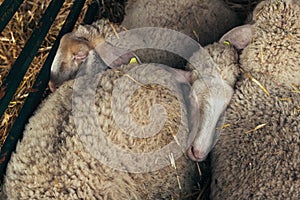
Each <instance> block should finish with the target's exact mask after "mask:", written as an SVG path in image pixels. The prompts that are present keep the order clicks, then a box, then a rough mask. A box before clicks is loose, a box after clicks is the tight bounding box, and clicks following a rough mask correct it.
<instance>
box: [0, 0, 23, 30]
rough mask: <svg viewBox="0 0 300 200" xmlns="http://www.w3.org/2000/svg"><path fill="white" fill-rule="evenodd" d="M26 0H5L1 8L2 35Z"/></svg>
mask: <svg viewBox="0 0 300 200" xmlns="http://www.w3.org/2000/svg"><path fill="white" fill-rule="evenodd" d="M23 1H24V0H5V1H4V2H3V3H2V4H1V6H0V14H1V16H0V33H1V32H2V31H3V29H4V28H5V26H6V25H7V23H8V22H9V20H10V19H11V18H12V16H14V14H15V13H16V11H17V10H18V8H19V7H20V5H21V4H22V3H23Z"/></svg>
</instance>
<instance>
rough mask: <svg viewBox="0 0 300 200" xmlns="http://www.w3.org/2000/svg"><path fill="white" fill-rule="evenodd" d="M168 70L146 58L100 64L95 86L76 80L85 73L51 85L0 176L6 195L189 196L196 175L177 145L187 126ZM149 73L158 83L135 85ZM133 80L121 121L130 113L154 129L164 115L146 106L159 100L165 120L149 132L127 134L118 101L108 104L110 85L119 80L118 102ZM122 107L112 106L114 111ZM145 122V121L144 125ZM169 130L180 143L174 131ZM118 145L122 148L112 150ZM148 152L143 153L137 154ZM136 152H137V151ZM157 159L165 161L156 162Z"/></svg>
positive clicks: (113, 87)
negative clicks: (132, 62) (113, 64)
mask: <svg viewBox="0 0 300 200" xmlns="http://www.w3.org/2000/svg"><path fill="white" fill-rule="evenodd" d="M100 62H101V61H100ZM102 64H104V63H102ZM93 67H95V65H94V66H93ZM168 70H170V69H168ZM168 70H165V69H164V68H163V67H161V68H160V67H157V66H156V67H154V66H153V65H149V64H144V65H137V66H135V65H133V66H131V65H128V66H124V67H120V68H115V69H113V70H108V71H105V72H103V74H102V77H101V78H100V79H99V82H98V83H99V84H96V86H97V89H96V91H94V90H93V88H91V87H88V86H86V85H83V84H82V82H81V81H80V79H83V80H84V82H85V83H87V82H88V80H90V81H91V83H92V82H93V81H94V80H93V77H92V78H91V77H88V79H84V77H85V76H81V77H79V78H78V79H76V81H79V82H78V83H76V81H75V85H74V80H71V81H69V82H66V83H65V84H63V85H62V86H61V87H60V88H58V90H57V91H56V92H54V93H53V94H52V95H50V96H49V98H47V100H46V101H44V103H43V104H42V105H41V106H40V107H39V109H38V110H37V112H36V113H35V115H34V116H33V117H31V118H30V121H29V124H28V125H27V126H26V130H25V132H24V137H23V139H22V141H21V143H19V144H18V146H17V149H16V153H14V154H13V155H12V157H11V160H10V163H9V165H8V168H7V173H6V176H5V192H6V194H7V196H8V199H17V198H21V199H34V198H37V199H80V198H82V199H161V198H164V199H166V198H167V199H171V198H174V199H179V198H180V199H185V198H186V199H190V198H192V196H194V197H195V195H197V191H198V190H199V188H198V186H197V183H198V181H199V180H200V178H199V174H198V171H197V166H196V163H194V162H192V161H191V160H189V159H188V158H187V157H186V156H184V153H183V152H182V151H183V150H184V149H183V148H186V147H184V145H185V142H186V141H187V140H188V139H187V138H186V136H188V133H189V127H188V119H187V116H188V115H187V113H186V112H187V108H186V107H185V106H184V105H185V104H184V103H183V102H184V97H183V96H182V93H181V92H179V91H180V90H181V88H180V87H179V86H180V85H181V83H180V84H178V81H176V79H174V78H173V77H174V74H173V73H170V72H168ZM145 75H147V76H145ZM151 76H152V79H153V78H155V79H156V78H157V77H159V79H160V82H161V83H163V84H162V85H158V84H144V85H140V84H143V82H142V81H141V80H139V77H147V80H149V81H150V83H151ZM83 80H82V81H83ZM76 84H77V86H78V87H77V86H76ZM91 85H92V84H91ZM132 85H136V86H138V88H137V89H136V90H134V93H133V94H132V96H131V104H130V105H129V108H130V109H131V112H130V113H131V115H130V116H127V118H121V119H123V120H125V122H124V123H128V122H127V121H126V119H128V117H132V118H133V119H134V121H135V122H136V123H138V125H139V126H143V125H144V126H143V127H144V129H145V130H146V132H145V134H149V133H148V132H147V130H148V129H149V130H152V129H156V128H157V125H158V124H159V123H158V122H157V121H155V120H161V119H164V118H163V116H164V115H163V113H162V114H161V110H155V109H154V110H153V109H150V107H151V106H152V105H155V104H161V105H163V106H164V109H165V112H166V114H165V117H166V121H165V123H162V127H161V129H159V132H158V133H157V134H155V135H153V136H151V137H150V136H149V137H146V138H144V137H143V138H138V137H134V136H131V135H129V134H128V132H127V131H126V129H122V128H120V126H119V125H118V124H117V120H116V118H114V115H113V111H112V110H113V109H114V108H116V107H117V106H118V105H119V104H118V102H116V103H115V104H116V107H113V106H114V105H115V104H112V102H113V98H114V95H113V92H114V90H117V89H118V87H121V90H122V92H123V94H119V93H117V94H118V96H115V98H117V100H118V99H120V101H121V103H124V102H123V101H122V98H124V97H127V94H130V92H131V91H132V90H133V86H132ZM164 86H165V87H167V88H165V87H164ZM168 87H170V88H171V89H172V88H173V89H174V91H172V90H171V89H169V88H168ZM176 91H177V92H176ZM81 92H84V93H81ZM81 94H83V96H82V95H81ZM72 95H73V96H72ZM89 95H92V96H93V95H94V96H93V97H94V98H89ZM93 100H95V101H94V106H91V102H93ZM121 107H122V106H121ZM124 109H126V108H124ZM123 112H124V111H123V110H121V111H118V110H116V115H118V113H119V114H120V115H121V114H123ZM148 112H149V113H148ZM160 116H162V117H160ZM149 117H150V118H149ZM149 120H150V122H149ZM152 120H154V123H153V124H152ZM148 123H150V125H152V126H150V127H149V128H148V129H147V124H148ZM129 130H130V131H131V132H130V133H133V131H132V130H131V129H129ZM176 133H178V134H177V139H178V143H179V144H180V146H178V144H177V142H176V140H175V139H174V134H176ZM101 134H102V137H103V138H104V139H102V138H101V137H100V136H101ZM180 135H183V136H185V137H179V136H180ZM91 136H93V137H92V139H91V140H89V137H91ZM142 136H143V135H142ZM106 140H108V141H106ZM106 142H107V143H106ZM109 142H110V143H112V144H113V145H117V146H118V149H116V148H115V147H114V146H113V145H109V144H110V143H109ZM165 146H167V147H169V146H170V152H171V153H168V152H169V150H168V148H166V149H163V147H165ZM99 148H100V150H99ZM174 149H175V150H177V152H176V151H174V163H173V164H171V163H172V162H173V161H172V160H173V159H171V157H172V152H173V150H174ZM181 149H182V150H181ZM102 151H103V152H102ZM123 151H124V152H128V153H129V155H126V154H124V155H123V154H120V153H119V152H123ZM148 152H150V155H148V156H143V153H145V154H146V153H148ZM156 152H157V153H156ZM135 154H139V155H141V156H140V157H137V158H136V157H135ZM161 154H162V155H161ZM120 155H121V156H120ZM131 155H132V157H130V156H131ZM160 162H165V163H166V166H160V165H159V163H160ZM128 171H130V172H131V173H129V172H128ZM203 173H205V172H204V171H203Z"/></svg>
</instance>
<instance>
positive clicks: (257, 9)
mask: <svg viewBox="0 0 300 200" xmlns="http://www.w3.org/2000/svg"><path fill="white" fill-rule="evenodd" d="M266 4H267V1H262V2H260V3H259V4H257V5H256V7H255V8H254V10H253V14H252V20H253V21H256V19H257V17H258V15H259V13H260V11H261V10H262V9H263V7H264V6H265V5H266Z"/></svg>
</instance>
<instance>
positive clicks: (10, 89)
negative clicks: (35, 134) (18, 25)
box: [0, 0, 64, 116]
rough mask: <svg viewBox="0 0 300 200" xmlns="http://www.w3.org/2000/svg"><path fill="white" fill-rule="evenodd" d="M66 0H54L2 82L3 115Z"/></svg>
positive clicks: (0, 101)
mask: <svg viewBox="0 0 300 200" xmlns="http://www.w3.org/2000/svg"><path fill="white" fill-rule="evenodd" d="M63 2H64V0H52V1H51V3H50V4H49V6H48V8H47V9H46V11H45V13H44V14H43V17H42V19H41V20H40V21H39V24H38V26H37V28H36V29H35V30H34V31H33V33H32V35H31V37H30V38H29V40H28V41H27V43H26V44H25V47H24V48H23V49H22V52H21V54H20V55H19V57H18V58H17V60H16V61H15V63H14V65H13V66H12V68H11V70H10V72H9V74H8V75H7V77H6V78H5V80H4V81H3V83H2V86H1V89H2V91H3V90H4V91H5V95H4V97H3V98H2V99H0V116H2V115H3V113H4V111H5V110H6V108H7V106H8V104H9V102H10V101H11V99H12V97H13V95H14V94H15V92H16V90H17V89H18V87H19V85H20V83H21V81H22V79H23V77H24V75H25V73H26V71H27V69H28V67H29V66H30V64H31V62H32V60H33V58H34V56H35V54H36V53H37V51H38V49H39V47H40V45H41V43H42V42H43V41H44V38H45V36H46V35H47V33H48V31H49V29H50V27H51V25H52V23H53V21H54V20H55V17H56V16H57V14H58V12H59V10H60V8H61V7H62V5H63Z"/></svg>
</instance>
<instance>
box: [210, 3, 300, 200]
mask: <svg viewBox="0 0 300 200" xmlns="http://www.w3.org/2000/svg"><path fill="white" fill-rule="evenodd" d="M253 21H254V23H253V24H252V25H247V27H245V26H244V27H243V28H248V29H249V28H250V29H252V30H248V31H246V32H247V33H253V35H252V37H250V38H248V42H244V44H246V43H249V44H248V46H247V47H245V48H244V49H243V50H242V53H241V55H240V61H239V64H240V66H241V70H242V71H243V76H242V77H240V78H239V79H238V81H237V82H236V86H235V92H234V94H233V97H232V99H231V102H230V103H229V105H228V107H227V109H226V120H225V122H224V126H223V132H222V134H221V135H220V138H219V140H218V142H217V144H216V145H215V147H214V149H213V151H212V154H211V166H212V183H211V198H212V199H299V197H300V193H299V192H300V191H299V188H300V179H299V174H300V173H299V169H300V156H299V150H300V149H299V147H300V121H299V119H300V111H299V106H300V96H299V94H300V93H299V89H300V87H299V85H300V60H299V58H300V4H299V1H294V0H286V1H264V2H262V3H260V4H259V5H258V6H257V7H256V8H255V10H254V12H253ZM243 32H244V31H243ZM233 34H234V35H236V37H235V38H239V29H238V28H236V29H235V30H234V33H233ZM229 35H230V34H229ZM223 39H224V38H223ZM226 39H228V40H229V41H228V42H231V43H233V44H234V43H235V41H230V40H234V37H230V36H228V35H227V36H226V37H225V40H226Z"/></svg>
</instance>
